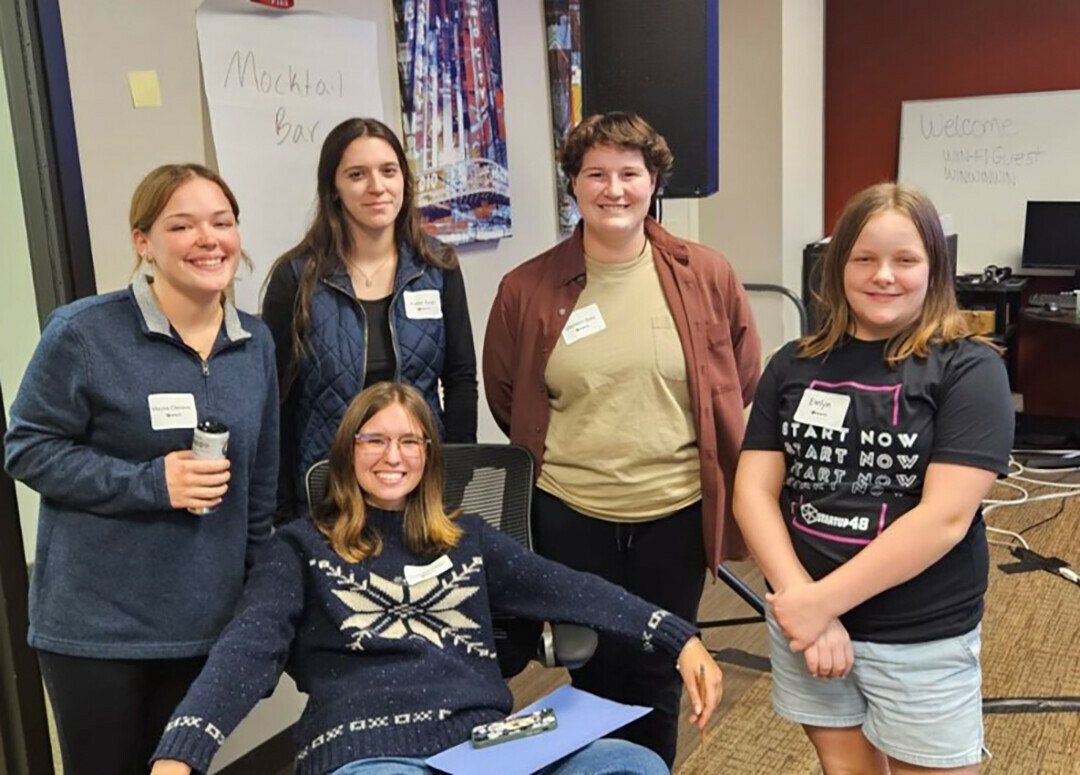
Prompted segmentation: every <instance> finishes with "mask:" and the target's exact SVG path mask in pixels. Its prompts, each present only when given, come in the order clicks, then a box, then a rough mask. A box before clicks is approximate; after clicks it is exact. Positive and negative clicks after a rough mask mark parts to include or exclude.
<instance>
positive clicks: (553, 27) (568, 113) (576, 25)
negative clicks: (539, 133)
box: [544, 0, 583, 234]
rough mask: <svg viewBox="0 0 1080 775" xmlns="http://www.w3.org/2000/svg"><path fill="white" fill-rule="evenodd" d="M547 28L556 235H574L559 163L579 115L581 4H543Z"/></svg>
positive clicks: (574, 214) (577, 0) (556, 0)
mask: <svg viewBox="0 0 1080 775" xmlns="http://www.w3.org/2000/svg"><path fill="white" fill-rule="evenodd" d="M544 24H545V25H546V27H547V50H548V77H549V79H550V81H551V121H552V135H553V138H554V141H555V160H556V161H555V180H556V185H557V187H558V196H559V233H560V234H567V233H568V232H570V231H573V228H574V226H575V225H576V224H577V222H578V219H579V218H580V216H579V215H578V211H577V205H576V204H575V203H574V198H573V197H572V196H570V194H569V193H568V192H567V190H566V183H567V181H566V176H565V175H564V174H563V172H562V167H561V166H560V165H559V163H558V158H559V153H560V152H561V151H562V147H563V142H564V141H565V140H566V136H567V135H568V134H569V133H570V130H571V129H573V128H574V127H575V126H577V125H578V124H579V123H580V122H581V119H582V118H583V116H582V115H581V111H582V108H581V0H544Z"/></svg>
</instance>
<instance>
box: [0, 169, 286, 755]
mask: <svg viewBox="0 0 1080 775" xmlns="http://www.w3.org/2000/svg"><path fill="white" fill-rule="evenodd" d="M238 212H239V210H238V207H237V205H236V200H235V198H234V197H233V195H232V193H231V192H230V191H229V189H228V187H227V186H226V185H225V183H224V181H222V180H221V179H220V178H219V177H218V176H217V175H216V174H215V173H213V172H212V171H210V170H208V169H206V168H204V167H201V166H198V165H167V166H165V167H159V168H158V169H156V170H154V171H153V172H151V173H150V174H149V175H147V177H146V178H145V179H144V180H143V182H142V183H140V185H139V187H138V188H137V189H136V191H135V196H134V198H133V200H132V208H131V228H132V232H133V237H134V242H135V247H136V250H137V252H138V253H139V265H138V267H137V270H136V274H135V278H134V281H133V282H132V284H131V286H130V287H128V288H126V289H124V290H120V291H115V292H112V293H106V294H102V295H100V296H94V297H91V298H86V299H81V300H79V301H76V302H74V303H72V304H69V305H67V306H65V307H61V308H60V309H57V310H56V311H55V312H54V313H53V314H52V316H51V317H50V319H49V321H48V323H47V324H46V326H45V330H44V332H43V333H42V336H41V341H40V343H39V344H38V347H37V350H36V352H35V353H34V356H33V358H32V360H31V362H30V364H29V366H28V368H27V371H26V374H25V376H24V378H23V382H22V385H21V386H20V389H19V392H18V395H17V396H16V398H15V401H14V403H13V404H12V407H11V427H10V428H9V430H8V433H7V436H6V438H5V440H4V448H5V455H6V459H5V465H6V468H7V470H8V472H9V473H10V474H11V476H12V477H14V478H15V479H18V480H20V481H22V482H24V483H26V484H27V485H28V486H30V487H31V488H32V489H34V490H36V491H37V492H39V493H40V494H41V507H40V515H39V522H38V542H37V554H36V563H35V567H34V573H33V577H32V580H31V586H30V632H29V642H30V645H32V646H33V647H34V648H35V649H37V651H38V655H39V661H40V663H41V667H42V674H43V676H44V679H45V684H46V687H47V689H48V692H49V696H50V699H51V701H52V706H53V709H54V711H55V713H56V719H57V727H58V731H59V738H60V748H61V752H62V754H63V759H64V771H65V773H68V775H79V774H80V773H91V772H93V773H100V772H109V773H121V774H122V773H129V772H130V773H138V772H143V773H145V772H146V760H147V757H148V756H149V754H150V752H151V751H152V750H153V746H154V743H155V741H156V740H157V738H158V737H159V736H160V735H161V732H162V729H163V728H164V726H165V721H166V719H167V718H168V715H169V712H170V711H171V709H172V707H173V705H175V703H176V702H177V701H178V700H179V698H180V697H183V696H184V693H185V692H186V691H187V688H188V686H189V684H190V682H191V681H192V680H193V679H194V678H195V676H196V675H198V672H199V670H200V669H201V666H202V664H203V662H204V661H205V655H206V654H207V653H208V652H209V651H210V647H211V645H213V643H214V641H215V640H216V639H217V636H218V634H219V633H220V631H221V629H222V628H223V627H224V626H225V624H226V623H227V622H228V621H229V619H230V617H231V616H232V613H233V608H234V606H235V604H236V601H237V599H238V598H239V596H240V591H241V588H242V587H243V584H244V578H245V575H246V569H247V567H248V566H249V565H250V562H251V557H252V553H253V552H254V549H255V547H256V545H257V544H259V543H261V542H263V541H264V540H266V539H267V538H268V537H269V534H270V526H271V522H272V518H273V507H274V494H275V489H276V483H277V456H278V395H277V380H276V378H275V373H274V371H275V362H274V345H273V340H272V338H271V336H270V333H269V331H267V329H266V327H265V326H264V325H263V324H262V323H260V322H259V321H258V320H257V319H256V318H254V317H252V316H251V315H247V314H244V313H242V312H238V311H237V310H236V308H235V307H234V306H233V305H232V303H231V302H230V301H229V300H228V298H227V295H226V292H227V291H228V289H229V287H230V286H231V284H232V279H233V276H234V275H235V273H236V269H237V264H238V263H239V260H240V255H241V253H240V240H239V236H238V233H237V225H236V224H237V215H238ZM203 420H216V421H218V422H220V423H224V424H225V425H226V426H227V427H228V430H229V445H228V451H227V457H226V459H225V460H194V459H193V458H192V455H191V452H190V450H191V444H192V434H193V429H194V427H195V425H196V423H197V422H201V421H203ZM188 509H210V512H209V513H205V514H194V513H191V512H190V511H189V510H188Z"/></svg>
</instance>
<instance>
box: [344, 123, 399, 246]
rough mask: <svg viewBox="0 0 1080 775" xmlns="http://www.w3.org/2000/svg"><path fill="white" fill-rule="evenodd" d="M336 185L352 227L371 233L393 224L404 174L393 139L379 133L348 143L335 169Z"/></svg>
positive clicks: (391, 226) (378, 232)
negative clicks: (388, 140) (383, 136)
mask: <svg viewBox="0 0 1080 775" xmlns="http://www.w3.org/2000/svg"><path fill="white" fill-rule="evenodd" d="M334 187H335V189H336V190H337V195H338V197H339V198H340V200H341V208H342V211H343V212H344V214H345V217H346V221H347V222H348V223H349V226H350V228H354V229H355V228H359V229H362V230H364V231H366V232H368V233H369V235H371V236H376V235H378V234H380V233H382V232H384V231H385V230H386V229H388V228H389V229H393V228H394V221H395V220H396V219H397V217H398V213H400V212H401V205H402V202H403V200H404V192H405V178H404V170H402V168H401V163H400V161H399V160H398V157H397V154H396V153H394V149H393V148H392V147H391V145H390V143H388V142H386V141H385V140H383V139H382V138H380V137H358V138H356V139H355V140H353V141H352V142H351V143H349V145H348V147H346V148H345V152H344V153H343V154H342V155H341V161H340V162H338V166H337V171H336V172H335V173H334Z"/></svg>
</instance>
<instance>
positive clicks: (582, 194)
mask: <svg viewBox="0 0 1080 775" xmlns="http://www.w3.org/2000/svg"><path fill="white" fill-rule="evenodd" d="M573 183H574V196H575V197H576V198H577V206H578V210H579V211H580V212H581V217H582V220H584V221H585V229H586V231H587V232H588V233H589V234H590V235H591V236H592V237H594V238H597V239H600V240H603V241H604V242H608V243H617V242H623V243H625V242H629V241H630V240H633V239H634V238H636V237H637V236H638V235H641V234H643V233H644V223H645V216H646V215H648V214H649V203H650V201H651V200H652V195H653V191H654V190H655V188H656V178H655V177H654V176H652V175H650V174H649V170H648V168H647V167H646V166H645V157H644V156H643V155H642V153H641V151H639V150H636V149H630V148H622V147H618V146H614V145H596V146H593V147H592V148H590V149H589V150H588V151H586V152H585V155H584V156H583V157H582V160H581V171H580V172H579V173H578V174H577V175H576V176H575V177H574V179H573Z"/></svg>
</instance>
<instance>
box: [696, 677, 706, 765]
mask: <svg viewBox="0 0 1080 775" xmlns="http://www.w3.org/2000/svg"><path fill="white" fill-rule="evenodd" d="M697 690H698V697H699V699H700V702H701V711H702V712H703V713H704V711H705V663H704V662H703V663H701V664H700V665H698V674H697ZM704 747H705V727H702V728H701V748H704Z"/></svg>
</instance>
